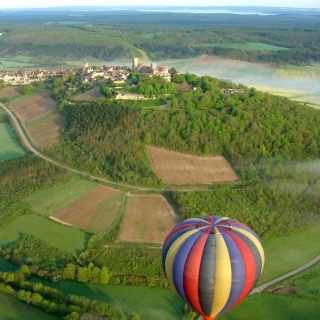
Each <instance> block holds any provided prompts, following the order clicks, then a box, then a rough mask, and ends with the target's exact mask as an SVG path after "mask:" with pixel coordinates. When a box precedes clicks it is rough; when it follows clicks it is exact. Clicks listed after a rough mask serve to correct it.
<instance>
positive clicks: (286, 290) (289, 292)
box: [270, 285, 297, 296]
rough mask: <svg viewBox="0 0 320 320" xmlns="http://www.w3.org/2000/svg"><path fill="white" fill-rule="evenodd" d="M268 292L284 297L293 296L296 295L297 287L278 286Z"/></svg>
mask: <svg viewBox="0 0 320 320" xmlns="http://www.w3.org/2000/svg"><path fill="white" fill-rule="evenodd" d="M270 292H271V293H274V294H280V295H286V296H295V295H296V294H297V285H291V286H290V287H286V286H279V287H276V288H274V289H272V290H270Z"/></svg>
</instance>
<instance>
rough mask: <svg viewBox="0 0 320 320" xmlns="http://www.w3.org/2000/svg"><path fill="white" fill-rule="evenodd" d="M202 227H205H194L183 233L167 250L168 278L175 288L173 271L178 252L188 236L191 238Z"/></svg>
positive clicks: (166, 267) (166, 268)
mask: <svg viewBox="0 0 320 320" xmlns="http://www.w3.org/2000/svg"><path fill="white" fill-rule="evenodd" d="M201 229H203V228H195V229H192V230H190V231H187V232H185V233H183V234H182V235H181V236H180V237H179V238H177V239H176V240H175V241H174V242H173V243H172V245H171V246H170V249H169V250H168V252H167V255H166V261H165V270H166V275H167V279H168V281H169V283H170V285H171V287H172V288H174V289H175V285H174V281H173V275H172V271H173V263H174V259H175V257H176V254H177V252H178V251H179V249H180V247H181V246H182V244H183V243H184V242H185V240H186V239H187V238H189V237H190V236H192V235H193V234H195V233H197V232H199V231H200V230H201Z"/></svg>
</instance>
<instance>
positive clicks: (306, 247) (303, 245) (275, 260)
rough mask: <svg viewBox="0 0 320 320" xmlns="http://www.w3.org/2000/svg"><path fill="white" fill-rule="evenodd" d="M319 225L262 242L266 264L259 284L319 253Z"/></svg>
mask: <svg viewBox="0 0 320 320" xmlns="http://www.w3.org/2000/svg"><path fill="white" fill-rule="evenodd" d="M319 234H320V225H317V226H314V227H312V228H309V229H306V230H304V231H301V232H299V233H296V234H290V235H286V236H283V237H281V236H280V237H276V238H271V239H267V240H266V241H264V242H263V248H264V251H265V257H266V263H265V268H264V271H263V273H262V276H261V278H260V281H259V283H260V284H262V283H265V282H267V281H269V280H271V279H274V278H276V277H278V276H281V275H283V274H285V273H287V272H289V271H291V270H293V269H295V268H297V267H299V266H301V265H302V264H304V263H306V262H308V261H309V260H311V259H312V258H314V257H315V256H317V255H318V254H319V253H320V242H319Z"/></svg>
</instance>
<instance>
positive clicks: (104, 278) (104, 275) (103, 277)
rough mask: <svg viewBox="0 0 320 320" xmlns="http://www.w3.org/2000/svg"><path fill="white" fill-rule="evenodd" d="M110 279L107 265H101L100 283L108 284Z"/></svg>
mask: <svg viewBox="0 0 320 320" xmlns="http://www.w3.org/2000/svg"><path fill="white" fill-rule="evenodd" d="M109 279H110V272H109V270H108V268H107V267H105V266H103V267H102V268H101V272H100V284H108V283H109Z"/></svg>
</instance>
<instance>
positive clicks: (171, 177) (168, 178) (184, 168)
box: [147, 146, 238, 185]
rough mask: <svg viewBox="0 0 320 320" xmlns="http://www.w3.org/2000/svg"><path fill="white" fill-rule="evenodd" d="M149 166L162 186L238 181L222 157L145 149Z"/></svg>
mask: <svg viewBox="0 0 320 320" xmlns="http://www.w3.org/2000/svg"><path fill="white" fill-rule="evenodd" d="M147 151H148V154H149V157H150V160H151V165H152V168H153V170H154V171H155V173H156V174H157V175H158V177H159V178H161V180H162V182H163V183H164V184H174V185H206V184H211V183H215V182H230V181H236V180H237V179H238V177H237V175H236V174H235V172H234V171H233V169H232V168H231V166H230V165H229V163H228V162H227V161H226V159H225V158H224V157H221V156H218V157H207V156H203V157H201V156H193V155H188V154H182V153H178V152H173V151H169V150H166V149H162V148H156V147H150V146H148V147H147Z"/></svg>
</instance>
